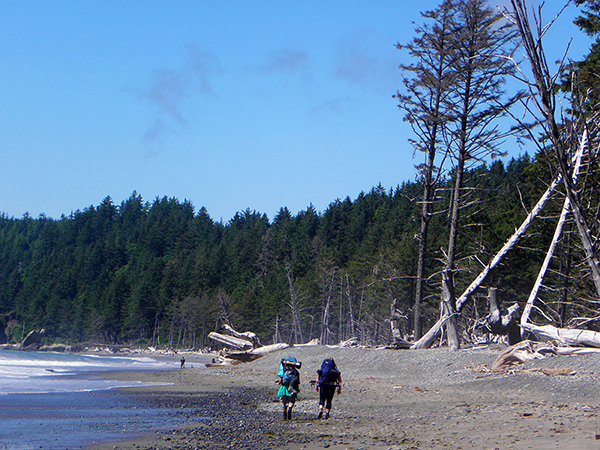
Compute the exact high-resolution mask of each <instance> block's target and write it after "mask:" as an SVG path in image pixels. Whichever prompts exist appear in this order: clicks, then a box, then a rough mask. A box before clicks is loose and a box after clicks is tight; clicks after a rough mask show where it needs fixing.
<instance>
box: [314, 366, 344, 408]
mask: <svg viewBox="0 0 600 450" xmlns="http://www.w3.org/2000/svg"><path fill="white" fill-rule="evenodd" d="M336 389H337V393H338V395H339V394H341V393H342V373H341V372H340V371H339V369H338V368H337V366H336V364H335V361H334V360H333V358H327V359H325V360H324V361H323V363H322V364H321V368H320V369H319V370H317V391H318V392H319V415H318V416H317V419H321V418H322V417H323V408H324V409H325V418H326V419H329V413H330V412H331V402H332V400H333V396H334V395H335V391H336Z"/></svg>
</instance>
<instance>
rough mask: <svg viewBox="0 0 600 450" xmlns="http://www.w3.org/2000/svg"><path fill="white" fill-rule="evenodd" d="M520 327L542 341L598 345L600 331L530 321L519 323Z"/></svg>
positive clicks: (589, 345)
mask: <svg viewBox="0 0 600 450" xmlns="http://www.w3.org/2000/svg"><path fill="white" fill-rule="evenodd" d="M521 328H523V329H524V330H525V331H528V332H530V333H532V334H534V335H535V336H536V337H537V338H538V339H539V340H542V341H557V342H560V343H561V344H569V345H584V346H586V347H596V348H598V347H600V333H598V332H596V331H590V330H576V329H569V328H557V327H554V326H552V325H544V326H538V325H533V324H530V323H526V324H521Z"/></svg>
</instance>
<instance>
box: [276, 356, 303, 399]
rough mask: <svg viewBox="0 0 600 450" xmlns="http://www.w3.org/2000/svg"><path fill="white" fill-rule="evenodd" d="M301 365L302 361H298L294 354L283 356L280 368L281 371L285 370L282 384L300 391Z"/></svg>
mask: <svg viewBox="0 0 600 450" xmlns="http://www.w3.org/2000/svg"><path fill="white" fill-rule="evenodd" d="M300 367H302V363H301V362H298V361H297V360H296V358H294V357H293V356H289V357H287V358H283V359H282V360H281V369H280V371H282V372H283V374H282V377H281V378H282V380H281V384H283V385H284V386H285V387H288V388H292V389H295V390H296V391H299V390H300V388H299V384H300V373H299V372H298V370H297V368H300Z"/></svg>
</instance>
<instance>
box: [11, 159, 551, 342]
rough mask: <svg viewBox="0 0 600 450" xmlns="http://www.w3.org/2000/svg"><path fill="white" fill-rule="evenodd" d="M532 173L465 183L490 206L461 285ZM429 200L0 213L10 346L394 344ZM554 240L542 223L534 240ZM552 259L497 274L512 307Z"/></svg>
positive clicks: (524, 256)
mask: <svg viewBox="0 0 600 450" xmlns="http://www.w3.org/2000/svg"><path fill="white" fill-rule="evenodd" d="M537 166H538V164H535V163H533V162H531V161H530V158H529V157H528V156H523V157H520V158H518V159H513V160H511V161H510V162H508V164H507V165H506V166H505V164H504V163H503V162H502V161H497V162H494V163H493V164H492V165H490V166H486V165H482V166H480V167H478V168H477V169H474V170H472V171H470V172H469V173H468V181H469V183H470V184H472V186H473V187H475V186H477V188H478V189H477V192H478V195H479V197H480V198H479V199H478V201H477V202H473V205H472V206H471V208H470V211H469V212H468V214H469V216H470V219H469V220H470V223H469V225H468V226H466V227H465V232H464V233H463V234H462V236H461V240H460V249H459V253H460V254H461V255H464V256H465V258H464V260H463V259H461V263H460V265H461V276H460V279H461V280H462V282H463V284H464V283H468V282H469V281H470V279H471V278H472V277H473V276H474V275H473V274H476V272H477V271H478V270H479V268H480V267H481V262H480V261H481V260H484V261H485V260H487V259H489V255H490V254H491V253H492V252H494V251H495V250H496V249H497V248H498V247H499V246H501V245H502V243H503V241H504V240H505V239H506V237H507V236H508V235H509V234H510V233H511V232H512V230H514V229H515V227H517V226H518V224H519V222H520V221H521V220H522V218H523V216H524V215H525V214H526V208H527V206H528V205H530V204H531V203H534V202H535V201H536V199H537V197H539V195H540V192H541V191H543V189H544V185H543V183H541V182H540V179H539V177H538V173H537V172H538V170H539V169H538V168H537ZM451 183H452V181H451V180H448V181H447V184H448V185H450V184H451ZM420 191H421V186H420V184H419V183H417V182H412V183H404V184H402V185H401V186H398V187H396V188H395V189H389V190H388V189H385V188H383V187H382V186H377V187H374V188H372V189H371V190H370V191H368V192H365V193H361V194H360V195H359V196H358V197H357V198H356V199H354V200H352V199H350V198H346V199H344V200H339V199H338V200H336V201H334V202H332V203H331V204H330V205H329V206H328V208H327V209H326V210H325V211H324V212H322V213H319V212H317V211H315V209H314V208H313V207H308V208H307V209H306V210H304V211H301V212H299V213H298V214H296V215H292V214H291V213H290V211H288V209H287V208H285V207H284V208H281V210H280V211H279V212H278V214H277V215H276V217H274V218H273V220H272V221H269V219H268V218H267V217H266V216H265V215H264V214H261V213H259V212H257V211H252V210H246V211H243V212H240V213H238V214H236V215H235V217H233V218H232V219H231V220H230V221H229V222H227V223H225V224H224V223H220V222H215V221H213V220H212V219H211V218H210V216H209V215H208V214H207V212H206V211H205V210H204V209H200V210H199V211H197V212H196V211H195V210H194V207H193V205H192V204H191V203H190V202H186V201H183V202H181V201H178V200H177V199H174V198H166V197H165V198H157V199H155V200H154V201H152V202H145V201H144V200H143V199H142V198H141V197H140V196H139V195H137V194H136V193H133V194H132V195H131V197H130V198H128V199H127V200H125V201H123V202H122V203H121V204H119V205H115V204H114V203H113V201H112V200H111V199H110V198H108V197H107V198H106V199H104V200H103V201H102V202H101V203H100V204H99V205H98V206H90V207H89V208H86V209H85V210H83V211H77V212H74V213H72V214H71V215H69V216H68V217H67V216H63V217H61V218H60V219H59V220H53V219H49V218H46V217H43V216H42V217H38V218H31V217H27V216H25V217H23V218H20V219H15V218H9V217H6V216H3V217H1V218H0V261H1V263H0V312H1V314H2V316H1V317H2V319H1V320H2V324H1V325H0V327H1V329H2V330H6V336H4V340H5V341H6V340H9V341H18V340H19V339H20V338H21V336H22V333H23V331H24V332H25V333H26V332H28V331H30V330H33V329H40V328H43V329H45V330H46V336H47V338H48V339H49V340H51V341H55V342H66V343H80V342H86V341H93V342H102V343H107V344H117V343H121V344H125V343H128V344H131V343H134V344H143V345H155V346H163V347H176V348H204V347H206V346H209V345H211V343H210V342H208V341H207V338H206V336H207V334H208V333H209V332H210V331H214V330H215V329H218V328H219V326H220V325H221V324H222V323H229V324H231V325H232V326H233V327H234V328H236V329H239V330H252V331H254V332H256V333H257V334H258V335H259V336H260V338H261V339H262V341H263V342H271V341H281V342H290V343H293V342H296V343H301V342H305V341H309V340H311V339H314V338H320V339H322V341H323V342H324V343H337V342H338V341H340V340H344V339H349V338H351V337H357V338H359V339H360V340H361V342H363V343H365V344H373V345H374V344H382V343H386V342H388V341H389V339H390V331H389V325H388V324H387V323H386V321H387V320H388V319H389V316H390V307H391V304H392V302H393V301H394V300H397V302H398V304H397V308H399V309H400V310H402V311H403V312H405V313H406V315H407V316H408V315H409V314H410V310H411V306H412V298H413V295H414V277H415V273H414V271H415V257H416V248H417V246H418V239H416V237H415V236H416V235H417V234H418V225H419V224H418V217H419V205H418V201H417V200H418V198H419V197H418V196H419V193H420ZM439 192H440V195H441V196H444V195H446V196H447V195H448V190H447V189H446V190H445V189H440V190H439ZM446 201H447V199H446ZM439 202H440V203H441V204H443V203H444V199H443V198H440V199H439ZM447 228H448V215H447V214H440V215H437V216H436V217H435V219H434V220H433V221H432V229H431V234H432V241H433V242H432V245H431V254H430V255H429V256H430V257H429V258H428V268H427V271H428V273H429V274H430V276H431V281H430V282H429V283H428V292H427V295H426V305H427V307H426V310H425V316H426V318H427V319H428V320H429V321H432V320H435V319H436V318H437V316H438V306H439V279H438V278H439V274H437V273H436V272H439V267H438V265H439V263H438V260H439V259H440V258H441V257H442V255H441V253H442V252H443V246H444V245H445V244H444V238H445V236H446V235H447ZM551 233H552V229H551V228H548V229H546V228H545V227H544V226H543V224H542V225H540V227H539V229H536V230H535V232H533V233H532V234H533V235H532V237H531V239H532V240H533V241H534V242H535V241H536V240H543V238H544V237H547V235H548V234H551ZM530 245H531V247H535V245H534V244H530ZM541 258H543V255H542V254H540V252H536V251H532V250H528V249H521V250H519V251H517V252H516V253H515V254H514V255H513V257H511V258H510V260H509V261H507V262H506V264H505V265H504V266H503V267H502V268H501V269H500V270H499V271H498V273H497V274H495V276H494V277H493V282H494V284H495V286H497V287H498V288H499V289H500V290H501V292H502V294H501V298H502V299H503V300H504V301H506V302H512V301H523V300H524V298H523V293H527V292H528V287H529V286H530V285H531V284H532V282H533V279H535V276H536V271H535V265H533V264H532V261H533V260H541ZM486 295H487V294H486V293H485V292H484V291H482V297H481V299H480V301H476V302H475V305H476V307H477V308H480V309H481V311H480V312H479V314H480V315H485V314H486V309H487V306H486V305H487V300H486V299H485V296H486ZM326 307H327V308H328V309H329V311H330V314H329V319H328V322H327V323H324V321H323V315H324V312H325V308H326ZM408 331H409V330H408V329H407V332H408Z"/></svg>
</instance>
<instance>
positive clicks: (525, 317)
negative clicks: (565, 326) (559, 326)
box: [521, 129, 588, 336]
mask: <svg viewBox="0 0 600 450" xmlns="http://www.w3.org/2000/svg"><path fill="white" fill-rule="evenodd" d="M587 141H588V139H587V129H585V130H584V131H583V137H582V138H581V142H580V145H579V147H578V149H577V152H576V153H575V155H574V156H573V175H572V177H573V184H574V185H575V184H576V183H577V178H578V177H579V169H580V168H581V158H582V157H583V153H584V150H585V148H586V146H587ZM570 210H571V202H570V200H569V197H568V196H567V197H565V200H564V202H563V207H562V212H561V214H560V217H559V219H558V222H557V224H556V229H555V230H554V235H553V236H552V241H551V242H550V246H549V247H548V251H547V252H546V257H545V258H544V262H543V264H542V267H541V268H540V271H539V273H538V276H537V278H536V280H535V283H534V284H533V289H531V293H530V294H529V298H528V299H527V303H526V304H525V308H524V309H523V314H522V315H521V325H523V324H526V323H527V322H528V321H529V315H530V314H531V309H532V308H533V303H534V302H535V299H536V298H537V295H538V292H539V290H540V287H541V286H542V282H543V281H544V277H545V276H546V272H547V271H548V267H549V266H550V261H551V260H552V257H553V256H554V251H555V250H556V246H557V244H558V240H559V239H560V236H561V235H562V230H563V228H564V224H565V222H566V220H567V216H568V214H569V211H570ZM524 331H525V329H524V328H521V336H523V333H524Z"/></svg>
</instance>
